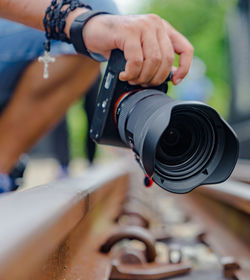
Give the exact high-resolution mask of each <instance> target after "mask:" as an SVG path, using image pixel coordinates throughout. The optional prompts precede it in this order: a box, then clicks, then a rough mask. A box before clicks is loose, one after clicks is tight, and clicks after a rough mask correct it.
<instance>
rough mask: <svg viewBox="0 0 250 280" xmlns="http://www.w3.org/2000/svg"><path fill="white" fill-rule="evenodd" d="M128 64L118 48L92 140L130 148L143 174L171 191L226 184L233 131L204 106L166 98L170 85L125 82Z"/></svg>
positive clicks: (233, 155)
mask: <svg viewBox="0 0 250 280" xmlns="http://www.w3.org/2000/svg"><path fill="white" fill-rule="evenodd" d="M125 65H126V60H125V58H124V54H123V52H121V51H120V50H114V51H113V52H112V54H111V57H110V60H109V63H108V66H107V69H106V73H105V76H104V79H103V82H102V85H101V89H100V92H99V95H98V98H97V104H96V110H95V114H94V118H93V121H92V126H91V129H90V135H91V137H92V139H93V140H94V141H96V142H97V143H99V144H105V145H114V146H121V147H129V148H131V149H132V150H133V152H134V153H135V154H136V159H137V160H138V162H139V163H140V166H141V167H142V169H143V170H144V172H145V174H146V175H147V176H149V177H150V178H152V179H153V181H154V182H155V183H156V184H158V185H159V186H160V187H162V188H164V189H165V190H168V191H170V192H174V193H187V192H189V191H191V190H192V189H194V188H195V187H197V186H199V185H201V184H212V183H213V184H214V183H220V182H223V181H225V180H226V179H227V178H228V177H229V176H230V175H231V173H232V171H233V169H234V167H235V164H236V161H237V158H238V150H239V144H238V139H237V136H236V135H235V133H234V131H233V130H232V128H231V127H230V126H229V125H228V124H227V123H226V122H225V121H224V120H223V119H222V118H221V117H220V116H219V114H218V113H217V112H216V111H215V110H214V109H213V108H211V107H209V106H208V105H206V104H203V103H201V102H195V101H194V102H190V101H188V102H184V101H177V100H174V99H172V98H170V97H168V96H167V95H166V92H167V90H168V84H167V82H168V81H166V82H165V83H163V84H162V85H160V86H159V87H155V88H153V87H152V88H147V89H145V88H142V87H140V86H131V85H129V84H128V83H127V82H121V81H120V80H119V73H120V72H121V71H124V69H125ZM169 79H170V78H169ZM169 79H168V80H169Z"/></svg>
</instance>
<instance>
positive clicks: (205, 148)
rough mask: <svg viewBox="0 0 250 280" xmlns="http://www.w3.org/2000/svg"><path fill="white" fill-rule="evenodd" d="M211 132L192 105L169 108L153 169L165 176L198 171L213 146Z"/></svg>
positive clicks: (213, 133)
mask: <svg viewBox="0 0 250 280" xmlns="http://www.w3.org/2000/svg"><path fill="white" fill-rule="evenodd" d="M215 138H216V137H215V131H214V128H213V125H212V123H211V122H210V121H209V120H208V118H207V117H206V115H204V113H202V112H200V111H199V110H195V109H193V108H189V109H185V110H183V109H176V110H174V111H173V113H172V116H171V121H170V123H169V126H168V128H167V129H166V130H165V131H164V133H163V134H162V136H161V138H160V140H159V143H158V146H157V150H156V168H157V171H158V172H159V173H160V174H161V175H162V176H164V177H165V178H168V179H169V178H171V179H173V180H174V179H176V178H179V179H180V178H187V177H190V176H192V175H193V174H195V173H197V172H200V170H202V168H203V167H204V166H205V165H206V163H207V162H208V161H209V160H210V157H211V154H212V152H213V150H214V147H215V141H216V139H215Z"/></svg>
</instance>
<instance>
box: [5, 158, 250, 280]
mask: <svg viewBox="0 0 250 280" xmlns="http://www.w3.org/2000/svg"><path fill="white" fill-rule="evenodd" d="M244 166H246V164H245V163H244ZM137 168H138V167H137V166H136V165H134V163H133V162H131V161H128V160H127V159H123V160H122V161H119V162H115V163H113V164H110V165H106V166H102V167H97V168H92V169H89V170H87V171H86V173H85V174H83V175H82V176H80V177H78V178H75V179H67V180H63V181H59V182H53V183H50V184H48V185H44V186H40V187H36V188H33V189H30V190H27V191H23V192H18V193H14V194H8V195H4V196H1V197H0V225H1V228H0V280H71V279H72V280H109V279H140V280H143V279H172V277H174V276H175V277H177V276H178V277H177V278H174V279H178V280H191V279H192V280H195V279H197V280H198V279H199V280H203V279H204V280H210V279H216V280H219V279H221V280H222V279H237V280H247V279H250V223H249V222H250V207H249V205H250V188H249V184H246V183H243V182H246V181H247V180H246V176H244V180H241V179H242V177H241V176H240V175H239V172H238V171H237V172H236V173H235V174H238V179H239V180H240V181H241V182H239V181H235V180H234V181H233V180H229V181H227V182H226V183H224V184H221V185H218V186H212V187H202V188H198V189H197V190H195V191H193V192H192V193H191V194H187V195H172V194H169V193H167V192H165V191H163V190H161V189H160V188H158V187H156V186H155V187H154V188H151V189H145V188H144V187H143V186H142V179H143V178H142V176H141V175H142V173H141V171H139V170H138V169H137ZM238 170H239V169H238ZM244 172H245V174H247V173H246V171H244ZM236 177H237V176H236V175H234V179H236ZM130 240H132V241H130Z"/></svg>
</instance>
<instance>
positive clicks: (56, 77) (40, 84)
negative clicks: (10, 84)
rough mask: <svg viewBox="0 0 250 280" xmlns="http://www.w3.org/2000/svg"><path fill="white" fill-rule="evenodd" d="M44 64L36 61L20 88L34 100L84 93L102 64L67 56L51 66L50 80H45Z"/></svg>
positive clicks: (58, 58)
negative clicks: (58, 94)
mask: <svg viewBox="0 0 250 280" xmlns="http://www.w3.org/2000/svg"><path fill="white" fill-rule="evenodd" d="M43 66H44V65H43V64H42V63H39V62H38V61H34V62H33V63H31V65H30V66H28V68H27V69H26V71H25V72H24V74H23V76H22V78H21V80H20V83H19V86H18V87H19V88H21V89H23V90H21V91H22V92H25V95H26V96H27V97H28V98H31V99H33V100H40V99H43V98H45V97H47V96H48V95H51V94H56V92H58V91H59V92H60V93H61V94H64V93H65V94H74V93H75V92H77V93H84V90H85V88H86V86H87V85H88V84H89V85H91V84H92V82H93V81H94V80H95V78H96V77H97V75H98V74H99V71H100V64H99V63H98V62H95V61H93V60H92V59H90V58H88V57H84V56H81V55H65V56H61V57H57V58H56V62H55V63H53V64H50V65H49V79H46V80H45V79H44V78H43V70H44V68H43Z"/></svg>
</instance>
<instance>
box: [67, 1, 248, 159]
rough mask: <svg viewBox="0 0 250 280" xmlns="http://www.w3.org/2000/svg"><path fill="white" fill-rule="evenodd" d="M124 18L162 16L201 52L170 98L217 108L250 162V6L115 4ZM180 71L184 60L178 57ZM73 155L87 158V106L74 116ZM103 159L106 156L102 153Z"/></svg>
mask: <svg viewBox="0 0 250 280" xmlns="http://www.w3.org/2000/svg"><path fill="white" fill-rule="evenodd" d="M115 2H116V3H117V5H118V7H119V9H120V11H121V13H122V14H137V13H156V14H158V15H159V16H161V17H162V18H164V19H165V20H167V21H169V22H170V23H171V24H172V25H173V26H174V27H175V28H176V29H177V30H178V31H180V32H181V33H182V34H184V35H185V36H186V37H187V38H188V39H189V40H190V42H191V43H192V45H193V46H194V48H195V57H194V61H193V65H192V68H191V71H190V74H189V75H188V76H187V77H186V79H185V80H184V81H183V82H182V83H181V84H180V85H179V86H177V87H173V86H172V87H170V90H169V92H168V94H169V95H171V96H172V97H174V98H177V99H182V100H199V101H202V102H206V103H208V104H209V105H210V106H213V107H214V108H215V109H216V110H217V111H218V112H219V113H220V114H221V115H222V116H223V117H224V118H225V119H227V120H228V121H229V122H230V123H231V124H232V125H233V127H234V128H235V129H236V131H237V132H238V134H239V138H240V142H241V157H246V158H250V148H249V147H250V105H249V104H250V93H249V88H250V79H249V75H250V54H249V53H250V52H249V50H250V39H249V38H250V32H249V30H250V20H249V18H250V11H249V1H248V0H192V1H187V0H136V1H134V0H115ZM175 63H176V65H178V57H176V62H175ZM67 123H68V127H69V139H70V141H69V142H70V155H71V158H72V159H75V158H84V157H85V155H86V148H85V146H84V144H83V143H84V142H85V140H86V134H87V125H86V123H87V120H86V116H85V113H84V111H83V109H82V104H81V102H79V103H77V104H76V105H74V106H73V107H72V108H71V109H70V111H69V113H68V115H67ZM98 154H99V155H100V152H99V153H98Z"/></svg>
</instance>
